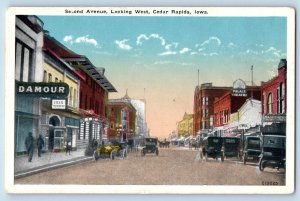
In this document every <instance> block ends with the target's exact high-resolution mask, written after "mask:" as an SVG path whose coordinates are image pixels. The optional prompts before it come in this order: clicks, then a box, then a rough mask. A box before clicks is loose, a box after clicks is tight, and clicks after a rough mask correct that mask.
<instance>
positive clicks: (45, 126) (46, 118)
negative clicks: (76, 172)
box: [41, 33, 81, 151]
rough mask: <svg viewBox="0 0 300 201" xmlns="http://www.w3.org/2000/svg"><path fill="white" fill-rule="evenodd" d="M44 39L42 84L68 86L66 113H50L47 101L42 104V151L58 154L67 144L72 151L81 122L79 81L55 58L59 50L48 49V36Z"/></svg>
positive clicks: (64, 111)
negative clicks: (43, 145)
mask: <svg viewBox="0 0 300 201" xmlns="http://www.w3.org/2000/svg"><path fill="white" fill-rule="evenodd" d="M44 38H45V39H44V47H43V53H44V77H43V82H46V83H51V82H52V83H66V84H67V85H68V86H69V94H68V97H67V107H66V109H63V110H59V109H53V108H52V107H51V99H50V98H43V99H42V100H41V101H42V108H41V110H42V118H41V134H42V135H43V136H44V137H45V149H46V150H54V151H56V150H61V149H63V147H64V145H65V144H66V142H67V141H69V142H71V145H72V148H73V149H75V148H76V147H77V146H76V145H77V143H76V142H77V141H76V140H77V136H78V134H79V125H80V118H81V117H80V115H79V112H78V105H79V100H78V93H79V86H80V79H79V77H78V75H77V74H76V73H75V72H74V71H73V70H72V67H71V66H70V65H69V64H68V63H66V62H64V61H63V60H62V59H61V58H59V57H58V56H57V54H56V52H57V50H58V49H57V48H54V45H52V46H51V48H50V47H49V44H51V43H55V40H54V39H53V38H52V37H50V36H49V35H48V34H47V33H45V35H44Z"/></svg>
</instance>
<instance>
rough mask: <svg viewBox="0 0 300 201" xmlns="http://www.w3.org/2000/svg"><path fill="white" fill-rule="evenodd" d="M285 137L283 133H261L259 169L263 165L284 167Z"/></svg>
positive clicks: (261, 169)
mask: <svg viewBox="0 0 300 201" xmlns="http://www.w3.org/2000/svg"><path fill="white" fill-rule="evenodd" d="M285 141H286V137H285V136H283V135H269V134H268V135H262V151H261V154H260V155H259V170H260V171H263V170H264V168H265V167H272V168H277V169H279V168H284V169H285V159H286V158H285V156H286V152H285V150H286V147H285Z"/></svg>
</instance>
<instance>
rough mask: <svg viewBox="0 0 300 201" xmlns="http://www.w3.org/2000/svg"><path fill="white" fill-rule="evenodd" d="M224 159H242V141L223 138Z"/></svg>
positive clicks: (234, 138) (235, 138) (233, 138)
mask: <svg viewBox="0 0 300 201" xmlns="http://www.w3.org/2000/svg"><path fill="white" fill-rule="evenodd" d="M223 157H224V159H225V158H228V157H229V158H231V157H236V158H237V159H238V160H239V159H240V139H239V138H237V137H224V138H223Z"/></svg>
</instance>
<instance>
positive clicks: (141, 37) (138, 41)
mask: <svg viewBox="0 0 300 201" xmlns="http://www.w3.org/2000/svg"><path fill="white" fill-rule="evenodd" d="M150 39H158V40H160V44H161V45H162V46H165V44H166V40H165V39H164V38H163V37H162V36H160V35H159V34H156V33H153V34H150V35H149V36H147V35H145V34H140V35H139V36H138V37H137V39H136V44H137V45H142V44H143V40H150Z"/></svg>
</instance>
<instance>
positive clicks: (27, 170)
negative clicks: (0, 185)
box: [14, 149, 92, 178]
mask: <svg viewBox="0 0 300 201" xmlns="http://www.w3.org/2000/svg"><path fill="white" fill-rule="evenodd" d="M84 151H85V150H84V149H78V150H76V151H71V155H69V154H66V153H65V152H57V153H53V152H46V153H43V154H42V156H41V157H38V156H37V151H35V152H34V153H33V158H32V162H28V156H27V155H26V156H18V157H16V158H15V161H14V162H15V170H14V172H15V178H20V177H25V176H29V175H32V174H35V173H38V172H42V171H47V170H50V169H54V168H59V167H64V166H67V165H72V164H75V163H79V162H83V161H87V160H91V159H92V157H87V156H85V155H84Z"/></svg>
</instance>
